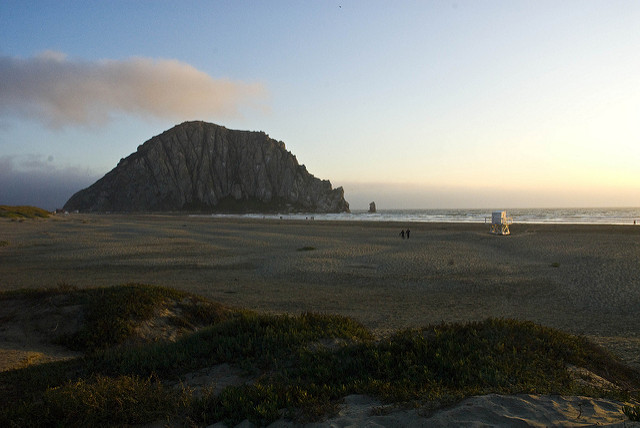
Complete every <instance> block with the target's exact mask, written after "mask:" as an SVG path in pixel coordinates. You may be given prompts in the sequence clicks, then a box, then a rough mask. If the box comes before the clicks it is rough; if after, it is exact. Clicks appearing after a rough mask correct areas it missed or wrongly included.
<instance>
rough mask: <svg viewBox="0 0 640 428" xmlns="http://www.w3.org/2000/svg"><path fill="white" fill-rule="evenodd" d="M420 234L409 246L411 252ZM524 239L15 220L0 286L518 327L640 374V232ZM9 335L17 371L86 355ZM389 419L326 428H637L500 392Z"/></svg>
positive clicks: (605, 415) (356, 226)
mask: <svg viewBox="0 0 640 428" xmlns="http://www.w3.org/2000/svg"><path fill="white" fill-rule="evenodd" d="M407 227H408V228H410V229H411V235H410V236H411V238H410V239H402V238H401V237H400V235H399V233H400V230H402V229H405V230H406V228H407ZM511 230H512V235H510V236H494V235H491V234H490V233H489V226H488V225H485V224H435V223H413V224H394V223H374V222H370V223H366V222H352V223H350V222H325V221H313V220H307V221H301V220H286V219H285V220H267V219H247V218H221V217H191V216H186V215H78V214H76V215H65V216H55V217H52V218H50V219H47V220H27V221H11V220H6V219H3V220H0V242H2V245H1V246H0V289H1V290H12V289H19V288H41V287H56V286H59V285H63V284H66V285H70V286H75V287H78V288H83V287H94V286H112V285H118V284H123V283H144V284H154V285H161V286H167V287H173V288H177V289H182V290H186V291H189V292H193V293H197V294H200V295H202V296H205V297H207V298H210V299H213V300H216V301H218V302H221V303H223V304H226V305H231V306H237V307H242V308H248V309H254V310H258V311H264V312H271V313H283V312H286V313H292V314H299V313H301V312H307V311H313V312H324V313H332V314H341V315H346V316H350V317H353V318H355V319H357V320H359V321H360V322H362V323H363V324H365V325H366V326H367V327H369V328H371V329H372V330H373V331H374V332H375V333H376V334H378V335H380V336H383V335H385V334H387V333H388V332H390V331H393V330H397V329H402V328H407V327H419V326H424V325H427V324H433V323H439V322H454V321H470V320H482V319H485V318H487V317H505V318H516V319H521V320H530V321H534V322H536V323H540V324H543V325H546V326H550V327H555V328H558V329H561V330H564V331H567V332H570V333H574V334H580V335H585V336H588V337H589V338H590V339H592V340H594V341H596V342H597V343H600V344H602V345H604V346H605V347H607V348H608V349H610V350H611V351H613V352H614V353H616V354H617V355H619V356H620V357H621V358H622V359H623V360H624V361H626V362H627V363H628V364H630V365H632V366H634V367H636V368H638V369H640V323H638V322H637V316H638V313H640V227H633V226H585V225H580V226H577V225H528V224H514V225H513V226H512V228H511ZM0 309H2V308H0ZM5 309H6V308H5ZM1 315H2V313H1V311H0V316H1ZM52 322H53V321H52ZM55 327H56V328H57V327H58V326H55ZM0 330H2V329H0ZM0 333H2V335H0V348H2V349H0V353H1V356H2V359H3V360H6V361H5V362H7V363H10V362H11V361H14V362H15V363H16V365H15V366H19V365H20V364H25V362H26V364H28V361H30V360H32V359H37V360H39V361H47V360H48V359H50V358H52V359H56V358H62V357H70V356H73V355H72V354H70V353H68V352H67V353H65V352H64V351H63V350H56V349H53V348H42V347H40V348H39V347H38V346H41V345H42V344H41V343H36V342H33V343H30V342H29V340H30V339H29V337H30V333H29V331H28V330H27V329H24V331H21V332H17V331H13V332H9V331H4V330H2V331H0ZM5 333H6V334H5ZM7 334H9V335H11V334H12V335H13V336H11V337H9V336H7ZM5 336H7V337H5ZM18 342H20V343H21V344H18ZM16 344H18V346H16ZM5 345H6V346H5ZM30 345H33V346H32V347H30ZM23 360H24V361H23ZM18 363H19V364H18ZM10 365H11V364H10ZM7 368H9V367H4V368H3V369H7ZM225 376H226V375H225ZM212 379H213V378H212ZM213 381H215V382H216V383H219V382H221V381H222V380H221V379H214V380H213ZM381 406H382V405H381V403H379V402H378V401H376V400H375V399H371V398H369V397H359V396H350V397H347V399H346V400H345V402H344V404H343V405H342V407H341V409H342V410H340V412H339V413H338V414H337V415H335V416H333V417H332V418H330V419H328V420H327V421H326V423H325V424H331V425H332V426H349V425H353V424H356V425H363V424H377V425H380V426H406V425H414V426H449V425H452V424H455V425H459V426H475V425H476V424H478V423H486V424H489V425H509V424H511V423H512V422H514V421H520V422H523V423H525V424H528V425H542V426H544V425H549V424H551V425H556V424H560V425H566V424H572V425H575V426H583V425H592V424H620V423H629V422H628V420H627V422H625V416H624V415H623V414H622V410H621V409H622V404H621V403H614V402H611V401H609V400H604V399H591V398H585V397H558V396H514V397H501V396H497V395H488V396H482V397H472V398H469V399H467V400H465V401H464V402H462V403H460V404H459V405H457V406H455V407H453V408H450V409H442V410H440V411H438V412H436V413H434V414H431V413H430V414H425V413H424V412H421V411H419V410H418V411H410V410H406V409H393V408H389V409H387V410H384V411H383V412H382V413H380V412H381V410H380V409H383V407H381ZM322 425H324V424H321V425H318V426H322ZM247 426H248V425H247ZM274 426H289V423H287V422H286V421H281V422H279V423H277V424H275V425H274Z"/></svg>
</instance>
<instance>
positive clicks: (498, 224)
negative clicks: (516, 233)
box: [491, 211, 513, 235]
mask: <svg viewBox="0 0 640 428" xmlns="http://www.w3.org/2000/svg"><path fill="white" fill-rule="evenodd" d="M511 223H513V219H512V218H511V217H507V212H506V211H494V212H492V213H491V233H493V234H494V235H510V234H511V231H510V230H509V225H510V224H511Z"/></svg>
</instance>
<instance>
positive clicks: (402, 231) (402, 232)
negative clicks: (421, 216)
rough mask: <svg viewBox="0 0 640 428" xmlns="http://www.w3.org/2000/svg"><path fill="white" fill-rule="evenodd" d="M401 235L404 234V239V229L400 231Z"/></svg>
mask: <svg viewBox="0 0 640 428" xmlns="http://www.w3.org/2000/svg"><path fill="white" fill-rule="evenodd" d="M400 236H402V239H404V229H402V230H401V231H400Z"/></svg>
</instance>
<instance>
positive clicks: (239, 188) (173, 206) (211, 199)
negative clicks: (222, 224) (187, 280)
mask: <svg viewBox="0 0 640 428" xmlns="http://www.w3.org/2000/svg"><path fill="white" fill-rule="evenodd" d="M64 209H65V210H68V211H75V210H79V211H85V212H86V211H89V212H96V211H98V212H104V211H114V212H134V211H184V210H187V211H213V212H291V211H304V212H316V213H321V212H349V204H348V203H347V201H345V199H344V191H343V189H342V187H339V188H337V189H332V188H331V183H330V182H329V181H327V180H320V179H318V178H315V177H314V176H313V175H311V174H309V173H308V172H307V169H306V168H305V166H304V165H299V164H298V161H297V160H296V157H295V156H294V155H292V154H291V153H290V152H289V151H287V150H286V149H285V146H284V143H282V142H280V141H275V140H273V139H271V138H269V136H268V135H267V134H265V133H264V132H250V131H234V130H230V129H227V128H225V127H223V126H218V125H214V124H211V123H206V122H185V123H182V124H180V125H177V126H175V127H173V128H171V129H170V130H168V131H165V132H164V133H162V134H160V135H158V136H156V137H153V138H151V139H150V140H149V141H147V142H145V143H144V144H142V145H141V146H139V147H138V150H137V151H136V152H135V153H133V154H131V155H130V156H129V157H127V158H126V159H122V160H121V161H120V162H119V163H118V165H117V166H116V167H115V168H114V169H113V170H111V171H110V172H109V173H107V174H106V175H105V176H104V177H102V178H101V179H100V180H98V181H96V182H95V183H94V184H93V185H91V186H90V187H88V188H86V189H84V190H81V191H79V192H78V193H76V194H75V195H73V196H72V197H71V198H70V199H69V200H68V201H67V203H66V204H65V206H64Z"/></svg>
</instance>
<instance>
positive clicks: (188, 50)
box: [0, 0, 640, 209]
mask: <svg viewBox="0 0 640 428" xmlns="http://www.w3.org/2000/svg"><path fill="white" fill-rule="evenodd" d="M638 22H640V3H638V2H633V1H628V0H614V1H608V2H604V1H593V0H587V1H577V0H570V1H566V2H554V1H538V2H525V1H522V2H512V1H495V0H494V1H471V0H468V1H465V0H462V1H437V2H436V1H425V2H422V1H419V2H416V1H400V2H393V3H388V2H384V1H377V0H372V1H346V2H345V1H323V2H293V1H273V2H252V3H248V2H237V1H217V2H199V1H184V2H180V3H179V4H178V3H172V2H154V3H146V2H129V1H121V0H116V1H112V2H95V3H91V4H87V3H85V2H80V1H64V0H63V1H55V2H54V1H37V2H30V1H14V0H7V1H3V2H1V3H0V40H2V43H0V204H11V205H14V204H29V205H36V206H42V207H43V208H47V209H53V208H57V207H58V208H59V207H61V206H62V205H63V204H64V203H65V202H66V200H67V199H68V198H69V197H70V196H71V195H72V194H73V193H75V192H76V191H78V190H80V189H82V188H85V187H87V186H89V185H90V184H92V183H93V182H95V181H96V180H97V179H99V178H101V177H102V176H104V175H105V174H106V173H107V172H109V171H110V170H111V169H113V168H114V167H115V166H116V165H117V163H118V161H119V160H120V159H121V158H124V157H127V156H129V155H130V154H131V153H133V152H135V151H136V148H137V147H138V145H140V144H142V143H144V142H145V141H147V140H148V139H150V138H151V137H153V136H155V135H158V134H160V133H162V132H163V131H165V130H167V129H169V128H171V127H172V126H174V125H176V124H178V123H180V122H183V121H186V120H204V121H207V122H212V123H216V124H219V125H222V126H225V127H227V128H230V129H239V130H249V131H260V130H261V131H264V132H266V133H267V134H269V135H270V136H271V138H274V139H276V140H280V141H283V142H284V143H285V144H286V146H287V149H288V150H289V151H291V152H292V153H293V154H294V155H296V157H297V158H298V160H299V162H300V163H301V164H304V165H305V166H306V167H307V169H308V171H309V172H310V173H311V174H313V175H314V176H316V177H318V178H321V179H326V180H330V181H331V183H332V184H333V186H334V187H339V186H342V187H343V188H344V189H345V199H346V200H347V201H348V202H349V203H350V204H351V207H352V209H366V208H367V207H368V204H369V202H371V201H375V202H376V203H377V204H378V205H379V206H380V207H387V208H388V209H393V208H406V209H409V208H416V209H421V208H425V209H429V208H473V207H479V208H484V207H532V208H535V207H547V208H552V207H640V169H639V168H638V165H640V144H638V142H640V124H638V120H637V119H638V117H640V79H638V77H637V76H639V75H640V57H639V56H638V55H637V53H638V52H640V32H639V31H638V30H637V23H638Z"/></svg>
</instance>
